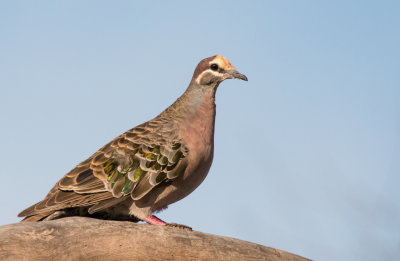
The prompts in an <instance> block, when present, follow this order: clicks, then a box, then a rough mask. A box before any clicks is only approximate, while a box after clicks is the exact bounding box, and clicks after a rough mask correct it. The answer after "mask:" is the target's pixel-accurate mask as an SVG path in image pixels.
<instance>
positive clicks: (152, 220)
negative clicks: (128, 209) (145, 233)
mask: <svg viewBox="0 0 400 261" xmlns="http://www.w3.org/2000/svg"><path fill="white" fill-rule="evenodd" d="M144 221H146V222H147V223H149V224H152V225H156V226H165V225H166V224H167V223H165V222H164V221H162V220H161V219H159V218H158V217H156V216H154V215H152V216H148V217H146V219H145V220H144Z"/></svg>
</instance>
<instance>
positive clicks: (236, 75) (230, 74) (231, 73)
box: [226, 70, 247, 81]
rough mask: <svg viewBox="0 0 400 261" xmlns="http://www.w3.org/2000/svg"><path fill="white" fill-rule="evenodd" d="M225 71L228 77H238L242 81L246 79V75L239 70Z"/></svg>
mask: <svg viewBox="0 0 400 261" xmlns="http://www.w3.org/2000/svg"><path fill="white" fill-rule="evenodd" d="M226 73H227V74H228V75H229V76H230V77H229V78H230V79H232V78H234V79H240V80H243V81H247V77H246V75H244V74H241V73H240V72H238V71H236V70H227V71H226Z"/></svg>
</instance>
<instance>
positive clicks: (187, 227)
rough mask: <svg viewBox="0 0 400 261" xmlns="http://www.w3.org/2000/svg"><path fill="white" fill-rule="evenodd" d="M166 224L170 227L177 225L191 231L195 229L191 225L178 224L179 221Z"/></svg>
mask: <svg viewBox="0 0 400 261" xmlns="http://www.w3.org/2000/svg"><path fill="white" fill-rule="evenodd" d="M165 225H166V226H168V227H177V228H181V229H186V230H190V231H192V230H193V229H192V228H191V227H189V226H186V225H182V224H177V223H166V224H165Z"/></svg>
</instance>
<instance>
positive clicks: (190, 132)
mask: <svg viewBox="0 0 400 261" xmlns="http://www.w3.org/2000/svg"><path fill="white" fill-rule="evenodd" d="M214 124H215V103H214V102H212V103H211V102H209V103H205V104H202V105H201V106H199V108H198V110H197V111H196V112H195V113H194V114H193V115H191V116H190V117H188V118H187V121H186V124H185V126H184V127H183V128H182V129H181V131H182V132H181V135H182V137H183V139H184V141H185V145H186V147H187V148H188V151H189V153H188V161H189V163H190V164H189V166H188V167H189V169H188V171H187V173H186V174H187V175H196V176H199V178H200V179H201V180H202V179H204V177H205V176H206V175H207V173H208V170H209V169H210V167H211V163H212V159H213V154H214Z"/></svg>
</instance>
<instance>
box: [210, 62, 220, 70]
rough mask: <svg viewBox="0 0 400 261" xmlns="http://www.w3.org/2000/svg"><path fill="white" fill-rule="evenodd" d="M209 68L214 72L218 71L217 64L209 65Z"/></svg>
mask: <svg viewBox="0 0 400 261" xmlns="http://www.w3.org/2000/svg"><path fill="white" fill-rule="evenodd" d="M210 68H211V70H213V71H216V70H218V64H216V63H213V64H211V66H210Z"/></svg>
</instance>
